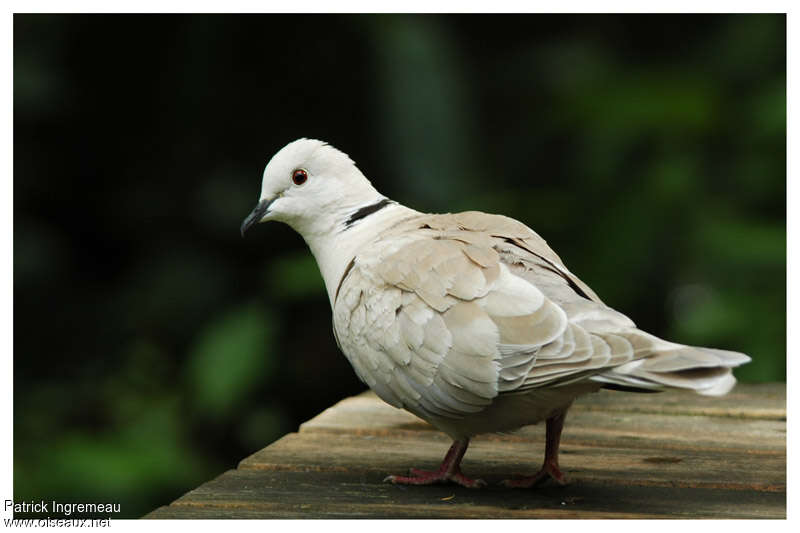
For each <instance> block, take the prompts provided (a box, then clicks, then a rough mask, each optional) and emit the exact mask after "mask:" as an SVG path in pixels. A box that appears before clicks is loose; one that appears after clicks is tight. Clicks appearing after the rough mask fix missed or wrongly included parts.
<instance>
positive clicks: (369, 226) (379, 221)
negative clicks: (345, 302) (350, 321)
mask: <svg viewBox="0 0 800 533" xmlns="http://www.w3.org/2000/svg"><path fill="white" fill-rule="evenodd" d="M417 214H419V213H418V212H417V211H415V210H413V209H410V208H408V207H405V206H404V205H401V204H398V203H396V202H394V201H392V200H389V199H388V198H385V197H383V196H380V195H376V196H375V197H374V198H371V199H370V200H369V201H366V202H364V203H363V205H361V206H358V207H355V208H353V209H351V210H349V212H346V213H341V214H340V215H339V216H338V217H336V220H334V221H332V222H333V223H332V224H331V225H330V226H329V228H330V230H329V231H325V232H314V233H310V234H305V235H303V238H304V239H305V241H306V243H307V244H308V247H309V248H310V249H311V253H312V254H314V258H315V259H316V260H317V265H318V266H319V270H320V273H321V274H322V278H323V279H324V280H325V287H326V289H327V291H328V299H329V300H330V303H331V307H333V304H334V301H335V298H336V291H337V289H338V287H339V284H340V282H341V280H342V277H343V276H344V274H345V271H346V270H347V269H348V266H349V265H350V262H351V261H352V260H353V259H354V258H355V256H356V255H357V254H358V252H359V250H361V249H362V248H363V247H364V246H366V245H367V244H369V243H371V242H373V241H374V240H375V239H376V238H377V237H378V236H379V235H380V234H381V233H383V232H384V231H386V230H388V229H389V228H391V227H392V226H394V225H395V224H397V222H398V221H399V220H402V219H404V218H407V217H409V216H414V215H417Z"/></svg>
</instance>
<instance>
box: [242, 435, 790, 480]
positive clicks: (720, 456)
mask: <svg viewBox="0 0 800 533" xmlns="http://www.w3.org/2000/svg"><path fill="white" fill-rule="evenodd" d="M449 445H450V440H449V439H448V438H447V437H446V436H444V435H439V434H435V433H432V432H425V433H421V434H419V435H405V436H404V437H403V438H397V437H396V436H392V435H363V434H362V435H350V434H347V433H341V434H337V435H336V436H335V437H332V436H331V435H330V434H325V433H323V432H320V433H305V434H297V433H293V434H290V435H287V436H285V437H283V438H282V439H281V440H279V441H278V442H276V443H274V444H272V445H271V446H269V447H267V448H265V449H263V450H261V451H259V452H256V453H255V454H253V455H251V456H250V457H248V458H247V459H245V460H243V461H242V462H241V463H240V465H239V468H240V469H245V470H296V471H304V472H324V471H334V472H358V473H364V474H369V476H370V479H372V480H373V481H374V482H375V483H378V482H380V481H381V480H382V479H383V478H384V477H385V476H386V475H388V474H404V473H405V472H406V471H407V470H408V468H409V467H416V468H423V469H435V468H436V467H437V466H438V465H439V462H440V461H441V459H442V457H444V453H445V452H446V451H447V448H448V447H449ZM543 451H544V450H543V445H542V443H541V442H537V443H532V442H530V441H527V440H525V439H514V440H507V439H504V438H502V437H497V436H494V437H492V436H482V437H478V438H476V439H475V440H474V441H473V443H472V444H471V445H470V449H469V450H468V451H467V454H466V455H465V457H464V461H463V463H462V467H463V469H464V472H465V473H466V474H467V475H471V476H475V477H481V478H483V479H485V480H486V481H487V482H490V483H496V482H499V481H501V480H503V479H505V478H508V477H511V476H512V475H514V474H515V473H518V472H522V473H525V472H527V473H531V474H532V473H533V472H535V471H536V470H537V469H538V467H539V466H540V463H541V458H542V454H543ZM561 453H562V458H561V465H562V467H563V469H564V471H565V473H566V474H567V475H568V476H569V477H570V478H571V479H572V480H573V481H574V482H576V483H583V482H586V481H598V482H601V481H602V482H603V483H607V484H608V483H617V484H628V485H638V486H645V485H647V486H649V485H654V486H665V487H668V486H684V487H706V488H729V489H738V490H765V491H785V489H786V456H785V453H784V452H774V453H750V452H749V451H748V450H728V449H720V448H717V449H713V450H706V449H702V448H699V447H683V448H679V447H672V448H668V449H652V448H649V449H642V448H640V447H638V446H636V447H625V446H624V445H623V446H597V445H595V444H588V445H587V444H576V443H567V442H564V443H563V444H562V452H561Z"/></svg>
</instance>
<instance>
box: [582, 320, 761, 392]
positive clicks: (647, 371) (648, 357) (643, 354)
mask: <svg viewBox="0 0 800 533" xmlns="http://www.w3.org/2000/svg"><path fill="white" fill-rule="evenodd" d="M625 336H626V337H628V338H629V340H631V341H633V343H634V344H635V345H638V347H637V352H639V353H637V354H636V358H635V359H634V360H633V361H630V362H627V363H625V364H622V365H620V366H617V367H614V368H612V369H609V370H606V371H605V372H602V373H600V374H596V375H594V376H592V377H591V378H590V379H592V380H593V381H599V382H601V383H604V384H605V385H606V387H607V388H612V389H613V388H620V389H625V390H640V391H642V392H645V391H660V390H664V389H668V388H677V389H688V390H692V391H695V392H697V393H698V394H703V395H707V396H721V395H723V394H726V393H727V392H728V391H730V390H731V389H732V388H733V386H734V385H735V384H736V378H734V377H733V370H732V369H733V368H735V367H737V366H739V365H743V364H745V363H747V362H749V361H750V358H749V357H748V356H746V355H745V354H743V353H739V352H731V351H728V350H718V349H715V348H700V347H695V346H684V345H680V344H674V343H671V342H667V341H664V340H662V339H659V338H658V337H655V336H653V335H650V334H649V333H645V332H643V331H641V330H635V331H633V332H630V333H629V334H628V335H625ZM631 337H633V338H631ZM634 338H635V340H634Z"/></svg>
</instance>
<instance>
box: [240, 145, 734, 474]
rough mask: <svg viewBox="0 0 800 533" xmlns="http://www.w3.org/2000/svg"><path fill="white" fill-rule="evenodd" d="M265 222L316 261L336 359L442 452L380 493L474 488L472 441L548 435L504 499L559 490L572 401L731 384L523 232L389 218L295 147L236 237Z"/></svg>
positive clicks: (323, 154) (484, 224) (369, 191)
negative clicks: (537, 462) (640, 324)
mask: <svg viewBox="0 0 800 533" xmlns="http://www.w3.org/2000/svg"><path fill="white" fill-rule="evenodd" d="M269 220H277V221H280V222H285V223H286V224H289V226H291V227H292V228H294V229H295V230H296V231H297V232H298V233H300V235H302V237H303V239H305V241H306V243H307V244H308V246H309V248H310V249H311V253H313V254H314V257H315V258H316V260H317V264H318V265H319V269H320V272H321V273H322V277H323V278H324V280H325V286H326V288H327V292H328V297H329V299H330V304H331V309H332V311H333V331H334V335H335V337H336V341H337V344H338V345H339V348H340V349H341V350H342V352H343V353H344V355H345V356H346V357H347V359H348V360H349V361H350V363H351V364H352V366H353V368H354V369H355V371H356V374H358V377H359V378H360V379H361V380H362V381H363V382H365V383H366V384H367V385H369V387H370V388H371V389H372V390H373V391H375V393H376V394H377V395H378V396H379V397H380V398H381V399H383V400H384V401H385V402H387V403H389V404H391V405H393V406H395V407H399V408H402V409H406V410H408V411H410V412H411V413H413V414H415V415H417V416H418V417H420V418H422V419H424V420H426V421H428V422H429V423H431V424H432V425H434V426H435V427H437V428H439V429H440V430H442V431H444V432H445V433H447V434H448V435H449V436H450V437H451V438H452V439H453V444H452V446H451V447H450V450H449V451H448V452H447V455H446V456H445V458H444V461H443V462H442V464H441V466H440V467H439V469H438V470H436V471H422V470H417V469H411V471H410V474H409V475H407V476H389V477H387V478H386V480H388V481H391V482H393V483H401V484H412V485H425V484H432V483H441V482H448V481H449V482H455V483H458V484H460V485H463V486H465V487H480V486H483V485H485V483H484V482H483V481H482V480H480V479H471V478H469V477H467V476H465V475H464V474H463V473H462V472H461V468H460V463H461V459H462V457H463V456H464V453H465V452H466V450H467V446H468V445H469V440H470V438H471V437H472V436H474V435H477V434H481V433H489V432H500V431H509V430H513V429H516V428H519V427H521V426H525V425H529V424H535V423H537V422H539V421H541V420H546V421H547V423H546V447H545V459H544V464H543V465H542V468H541V470H540V471H539V472H538V473H537V474H535V475H533V476H530V477H525V478H521V479H517V478H515V479H512V480H507V481H505V482H504V484H505V485H507V486H511V487H530V486H533V485H536V484H538V483H540V482H542V481H544V480H547V479H553V480H555V481H556V482H558V483H560V484H564V483H565V477H564V475H563V474H562V473H561V471H560V470H559V465H558V447H559V441H560V436H561V430H562V427H563V424H564V416H565V414H566V411H567V409H568V408H569V407H570V405H571V404H572V402H573V400H574V399H575V398H576V397H577V396H579V395H582V394H586V393H589V392H594V391H597V390H598V389H600V388H610V389H617V390H629V391H638V392H646V391H660V390H663V389H665V388H680V389H688V390H692V391H695V392H698V393H700V394H705V395H721V394H725V393H726V392H728V391H729V390H730V389H731V387H733V385H734V384H735V382H736V380H735V378H734V377H733V375H732V371H731V369H732V368H733V367H736V366H738V365H741V364H743V363H746V362H748V361H749V360H750V358H749V357H748V356H746V355H744V354H741V353H737V352H730V351H725V350H717V349H713V348H696V347H690V346H684V345H681V344H675V343H672V342H668V341H665V340H662V339H659V338H658V337H655V336H653V335H651V334H649V333H646V332H644V331H641V330H639V329H637V328H636V326H635V324H634V323H633V322H632V321H631V320H630V319H629V318H628V317H626V316H625V315H623V314H622V313H619V312H617V311H615V310H613V309H611V308H610V307H608V306H606V305H605V304H604V303H603V302H602V301H601V300H600V298H599V297H598V296H597V295H596V294H595V293H594V291H592V289H590V288H589V287H588V286H587V285H586V284H585V283H583V282H582V281H581V280H580V279H578V278H577V277H576V276H575V275H574V274H572V273H571V272H570V271H569V270H568V269H567V267H566V266H564V264H563V262H562V261H561V259H560V258H559V257H558V255H556V253H555V252H553V250H551V249H550V247H548V246H547V243H546V242H545V241H544V239H542V238H541V237H540V236H539V235H538V234H536V233H535V232H534V231H533V230H531V229H530V228H528V227H527V226H525V225H524V224H522V223H520V222H517V221H516V220H513V219H511V218H507V217H504V216H500V215H490V214H487V213H481V212H477V211H470V212H465V213H457V214H442V215H432V214H424V213H420V212H418V211H415V210H413V209H410V208H408V207H405V206H403V205H400V204H398V203H397V202H394V201H392V200H389V199H388V198H386V197H384V196H383V195H382V194H381V193H379V192H378V191H377V190H375V188H374V187H373V186H372V184H371V183H370V182H369V180H367V178H366V177H364V175H363V174H362V173H361V172H360V171H359V169H358V168H357V167H356V165H355V164H354V163H353V161H351V160H350V158H349V157H348V156H347V155H346V154H344V153H342V152H340V151H338V150H336V149H335V148H333V147H332V146H330V145H328V144H326V143H324V142H322V141H318V140H311V139H299V140H297V141H294V142H292V143H290V144H288V145H287V146H285V147H284V148H283V149H281V150H280V151H279V152H278V153H277V154H275V156H274V157H273V158H272V159H271V160H270V161H269V163H268V164H267V166H266V168H265V170H264V176H263V182H262V186H261V197H260V200H259V202H258V205H257V206H256V207H255V209H254V210H253V211H252V213H250V215H249V216H248V217H247V218H246V219H245V220H244V222H243V223H242V226H241V232H242V235H244V232H245V231H246V230H247V229H248V228H250V227H251V226H253V225H254V224H256V223H258V222H265V221H269Z"/></svg>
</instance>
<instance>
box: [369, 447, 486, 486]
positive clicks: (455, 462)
mask: <svg viewBox="0 0 800 533" xmlns="http://www.w3.org/2000/svg"><path fill="white" fill-rule="evenodd" d="M467 446H469V439H463V440H457V441H454V442H453V445H452V446H450V449H449V450H447V455H445V456H444V460H443V461H442V464H441V466H439V469H438V470H419V469H417V468H412V469H411V471H410V474H411V475H409V476H387V477H386V479H384V481H389V482H391V483H394V484H396V485H433V484H434V483H447V482H452V483H457V484H459V485H461V486H462V487H467V488H470V489H477V488H480V487H484V486H486V482H485V481H483V480H482V479H471V478H468V477H467V476H465V475H464V474H462V473H461V459H462V458H463V457H464V453H466V451H467Z"/></svg>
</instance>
